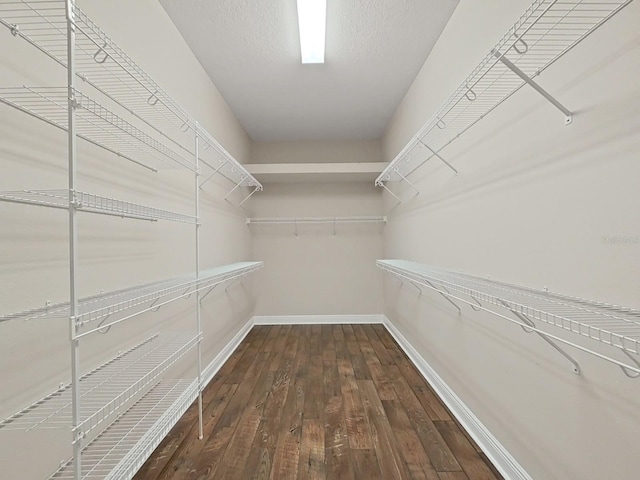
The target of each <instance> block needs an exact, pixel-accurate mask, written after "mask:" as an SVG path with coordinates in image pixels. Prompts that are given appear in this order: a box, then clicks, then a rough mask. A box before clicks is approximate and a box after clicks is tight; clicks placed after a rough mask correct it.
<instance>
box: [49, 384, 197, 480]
mask: <svg viewBox="0 0 640 480" xmlns="http://www.w3.org/2000/svg"><path fill="white" fill-rule="evenodd" d="M197 396H198V382H197V380H184V379H178V380H162V381H161V382H158V383H156V385H154V386H153V388H151V389H150V390H149V392H148V393H147V394H145V395H144V396H143V397H142V398H141V399H140V400H138V401H137V402H136V403H135V404H134V405H133V406H132V407H131V408H129V409H128V410H127V411H125V412H124V413H123V414H122V415H121V416H119V417H118V419H116V420H115V421H114V422H113V423H112V424H111V425H109V427H107V428H106V429H105V430H104V431H103V432H101V433H100V435H98V436H97V437H96V438H95V439H93V440H92V441H91V442H89V444H87V446H86V447H84V448H83V449H82V478H83V479H86V480H107V479H109V480H115V479H124V478H132V477H133V475H134V474H135V473H136V472H137V471H138V469H139V468H140V467H141V466H142V464H143V463H144V462H145V460H146V459H147V458H149V456H150V455H151V453H152V452H153V451H154V450H155V449H156V447H157V446H158V445H159V444H160V442H161V441H162V439H163V438H164V437H165V436H166V435H167V433H169V430H171V428H173V426H174V425H175V424H176V423H177V421H178V420H179V419H180V417H182V415H184V413H185V412H186V411H187V409H188V408H189V406H190V405H191V404H192V403H193V402H194V401H195V399H196V397H197ZM74 478H75V477H74V471H73V462H72V460H69V461H67V462H66V463H65V464H64V465H62V466H61V467H60V468H59V469H58V470H57V471H56V472H55V473H54V474H53V475H51V476H50V477H49V479H50V480H54V479H55V480H74Z"/></svg>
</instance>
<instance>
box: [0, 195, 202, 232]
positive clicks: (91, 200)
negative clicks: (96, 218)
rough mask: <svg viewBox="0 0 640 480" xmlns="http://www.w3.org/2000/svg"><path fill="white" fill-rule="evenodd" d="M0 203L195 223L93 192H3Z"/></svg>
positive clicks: (161, 211)
mask: <svg viewBox="0 0 640 480" xmlns="http://www.w3.org/2000/svg"><path fill="white" fill-rule="evenodd" d="M0 201H2V202H10V203H20V204H25V205H37V206H42V207H50V208H58V209H64V210H66V209H68V208H69V203H70V202H71V203H72V204H73V205H75V207H76V208H77V209H78V210H80V211H83V212H90V213H97V214H101V215H110V216H114V217H124V218H134V219H137V220H148V221H157V220H169V221H174V222H182V223H192V224H195V223H196V221H197V219H196V218H195V217H193V216H191V215H184V214H182V213H177V212H172V211H169V210H162V209H159V208H154V207H148V206H145V205H139V204H137V203H131V202H126V201H123V200H116V199H114V198H110V197H104V196H101V195H95V194H92V193H86V192H79V191H70V190H16V191H4V192H0Z"/></svg>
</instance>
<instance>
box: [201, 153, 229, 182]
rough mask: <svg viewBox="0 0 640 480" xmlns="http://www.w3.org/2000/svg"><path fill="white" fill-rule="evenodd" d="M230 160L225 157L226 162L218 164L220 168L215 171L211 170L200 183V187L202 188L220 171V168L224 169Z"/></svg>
mask: <svg viewBox="0 0 640 480" xmlns="http://www.w3.org/2000/svg"><path fill="white" fill-rule="evenodd" d="M228 162H229V160H226V159H225V160H224V162H222V163H221V164H220V165H218V168H216V169H215V170H214V171H213V172H211V173H210V174H209V176H208V177H207V178H205V179H204V180H203V181H202V183H201V184H200V188H202V187H203V186H204V184H205V183H207V182H208V181H209V180H210V179H211V178H212V177H213V176H214V175H215V174H216V173H218V172H219V171H220V170H222V167H224V166H225V165H226V164H227V163H228Z"/></svg>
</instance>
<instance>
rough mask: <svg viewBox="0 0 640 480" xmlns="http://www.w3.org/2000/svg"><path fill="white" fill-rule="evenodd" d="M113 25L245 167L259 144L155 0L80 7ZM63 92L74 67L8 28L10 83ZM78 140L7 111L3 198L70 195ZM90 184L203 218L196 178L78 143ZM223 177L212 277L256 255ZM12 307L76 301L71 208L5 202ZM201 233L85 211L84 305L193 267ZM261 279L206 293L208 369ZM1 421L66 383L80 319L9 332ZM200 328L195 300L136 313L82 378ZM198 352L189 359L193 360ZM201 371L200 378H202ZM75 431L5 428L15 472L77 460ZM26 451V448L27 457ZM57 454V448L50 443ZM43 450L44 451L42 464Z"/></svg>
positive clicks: (1, 38)
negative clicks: (45, 192) (132, 349)
mask: <svg viewBox="0 0 640 480" xmlns="http://www.w3.org/2000/svg"><path fill="white" fill-rule="evenodd" d="M78 5H79V7H80V8H82V9H83V10H85V11H86V12H87V13H88V14H89V16H90V17H91V18H92V19H93V20H94V21H95V22H96V23H97V24H98V25H99V26H101V27H102V28H103V29H104V30H105V31H106V32H107V33H108V34H109V35H110V36H111V37H112V38H113V39H114V40H115V41H116V42H117V43H118V44H119V45H120V46H121V47H122V48H123V49H124V50H125V51H126V52H127V53H128V54H129V55H130V56H131V57H132V58H133V59H134V60H135V61H137V62H139V64H140V65H141V66H142V67H143V68H144V69H145V70H146V71H147V73H149V74H150V75H151V76H152V78H154V80H155V81H157V82H158V84H159V85H161V86H162V87H163V89H164V90H165V91H167V92H168V93H169V95H171V96H173V97H174V98H175V99H176V100H177V101H178V102H179V103H180V104H182V105H183V107H184V108H185V109H186V110H187V111H189V112H190V113H191V114H192V115H193V116H195V117H196V118H197V120H199V121H200V123H201V124H203V125H204V126H205V128H207V129H208V130H209V131H210V132H211V133H212V134H213V135H214V136H215V137H216V138H217V139H218V140H219V141H220V142H221V143H222V145H223V146H224V147H225V148H226V149H227V150H229V151H230V152H231V153H232V154H233V155H234V156H235V157H236V158H237V159H239V160H240V161H246V160H247V159H248V156H249V153H250V141H249V138H248V136H247V135H246V133H245V132H244V130H243V129H242V127H241V126H240V124H239V123H238V121H237V120H236V118H235V117H234V116H233V114H232V112H231V110H230V109H229V107H228V106H227V105H226V103H225V102H224V100H223V98H222V97H221V95H220V93H219V92H218V90H217V89H216V88H215V86H214V85H213V84H212V83H211V81H210V80H209V78H208V76H207V75H206V74H205V72H204V70H203V69H202V67H201V66H200V65H199V63H198V62H197V61H196V59H195V57H194V56H193V55H192V53H191V52H190V50H189V49H188V47H187V46H186V44H185V43H184V41H183V39H182V37H181V36H180V34H179V33H178V31H177V30H176V28H175V27H174V25H173V23H172V22H171V21H170V19H169V18H168V16H167V15H166V13H165V12H164V10H163V9H162V7H161V6H160V4H159V3H158V2H156V1H155V0H138V1H136V2H128V1H125V0H114V1H110V2H100V1H97V0H79V2H78ZM22 84H27V85H34V86H52V85H53V86H65V85H66V74H65V71H64V69H63V68H61V67H60V66H58V65H57V64H55V63H54V62H53V61H51V60H50V59H49V58H48V57H46V56H44V55H43V54H41V53H39V52H38V51H36V49H34V48H33V47H31V46H29V45H27V43H26V42H25V41H23V40H20V39H17V38H15V37H13V36H12V35H11V34H10V33H9V31H8V30H7V29H6V28H2V29H1V30H0V85H2V86H19V85H22ZM66 150H67V149H66V134H65V133H64V132H61V131H58V130H56V129H54V128H52V127H50V126H48V125H45V124H43V123H41V122H39V121H37V120H35V119H32V118H30V117H27V116H26V115H24V114H22V113H20V112H17V111H15V110H13V109H10V108H8V107H6V106H4V105H0V164H1V165H2V175H0V190H3V191H4V190H21V189H52V188H56V189H59V188H62V189H63V188H66V187H67V177H66V166H67V163H66V162H67V160H66ZM78 156H79V174H78V188H79V189H80V190H83V191H87V192H92V193H98V194H102V195H106V196H112V197H115V198H118V199H122V200H129V201H133V202H138V203H142V204H146V205H151V206H156V207H160V208H166V209H170V210H174V211H178V212H182V213H187V214H193V213H194V208H195V207H194V176H193V174H192V173H190V172H188V171H181V170H169V171H161V172H159V173H157V174H153V173H151V172H148V171H145V170H143V169H141V168H140V167H138V166H136V165H134V164H131V163H129V162H127V161H126V160H123V159H121V158H118V157H116V156H115V155H112V154H110V153H108V152H105V151H104V150H102V149H100V148H97V147H95V146H92V145H89V144H87V143H86V142H83V141H79V142H78ZM232 186H233V185H230V184H229V182H227V181H226V180H223V179H220V178H216V179H214V180H212V181H211V182H209V183H208V184H207V185H206V186H205V188H204V190H203V191H202V192H201V198H202V202H201V219H202V220H201V221H202V224H203V226H202V228H201V245H202V253H201V262H200V264H201V268H207V267H212V266H216V265H222V264H228V263H232V262H236V261H241V260H247V259H248V258H249V256H250V241H251V238H250V234H249V232H248V231H247V229H246V225H245V215H244V213H243V212H242V211H241V210H240V209H238V208H236V207H233V206H231V205H230V204H229V203H227V202H225V201H223V200H222V198H223V196H224V195H225V194H226V192H227V191H228V190H230V189H231V188H232ZM0 225H2V229H1V230H0V281H1V283H2V289H0V312H1V313H2V314H8V313H11V312H15V311H19V310H23V309H28V308H33V307H37V306H40V305H43V304H44V303H45V302H46V301H49V300H50V301H53V302H62V301H65V300H68V288H69V287H68V284H69V281H68V233H67V228H68V227H67V214H66V212H65V211H58V210H49V209H43V208H38V207H29V206H23V205H15V204H5V203H0ZM194 230H195V228H194V227H193V226H192V225H186V224H180V223H173V222H162V221H160V222H154V223H151V222H141V221H136V220H129V219H119V218H115V217H103V216H94V215H89V214H83V213H80V214H79V245H80V246H79V281H78V288H79V294H80V296H81V297H82V296H87V295H92V294H96V293H99V292H100V291H102V290H104V291H109V290H113V289H118V288H123V287H126V286H131V285H135V284H138V283H143V282H149V281H155V280H162V279H165V278H168V277H171V276H172V275H176V274H183V273H188V272H193V271H194V269H195V255H194V241H195V240H194V239H195V234H194ZM253 304H254V300H253V295H252V282H251V281H247V282H245V289H242V288H240V287H238V286H235V287H233V288H231V289H230V290H229V292H228V293H225V292H224V290H221V291H220V292H217V293H215V294H212V295H210V296H209V297H207V299H206V300H205V302H204V304H203V323H204V331H205V342H204V354H203V364H204V365H206V364H207V363H208V362H209V361H210V360H211V359H212V358H213V357H214V356H215V355H216V354H217V353H218V352H219V351H220V349H221V348H222V347H223V346H224V345H226V344H227V343H228V341H229V340H230V339H231V338H232V337H233V336H234V335H235V333H236V332H237V331H238V330H239V328H240V327H241V326H242V325H244V324H245V322H246V321H247V320H248V319H249V318H250V317H251V316H252V314H253V312H252V309H253ZM0 330H1V331H0V362H1V363H2V376H1V378H2V389H0V417H1V418H5V417H6V416H8V415H10V414H11V413H13V412H15V411H16V410H18V409H20V408H22V407H24V406H26V405H27V404H29V403H31V402H33V401H35V400H37V399H38V398H40V397H42V396H43V395H45V394H47V393H49V392H51V391H53V390H54V389H55V388H56V387H57V386H58V383H60V382H68V381H69V378H70V373H69V348H68V320H65V319H54V320H33V321H28V322H23V321H9V322H3V323H0ZM175 330H192V331H195V303H194V298H193V297H191V298H190V299H188V300H184V301H179V302H175V303H174V304H171V305H169V306H166V307H164V308H162V309H161V310H160V311H159V312H157V313H153V314H146V315H141V316H139V317H137V318H136V319H135V320H131V321H129V322H126V324H122V325H119V326H116V327H113V328H112V329H111V331H110V332H109V333H108V334H106V335H94V336H92V337H91V338H89V339H87V340H86V341H83V342H82V345H81V369H82V371H83V372H85V371H87V370H89V369H91V368H93V367H95V366H97V365H98V364H100V363H102V362H104V361H105V360H107V359H109V358H112V357H113V356H114V355H115V354H116V352H118V351H120V350H123V349H126V348H127V347H128V346H130V345H133V344H135V343H138V342H139V341H140V340H141V339H143V338H146V337H147V336H149V335H151V334H152V333H155V332H158V331H160V332H162V331H175ZM194 358H195V356H191V357H190V359H191V360H193V359H194ZM190 374H194V372H193V371H191V372H190ZM69 445H70V433H69V429H68V427H66V428H61V429H57V430H53V431H46V432H43V431H34V432H30V433H29V434H18V433H13V432H7V431H5V430H0V452H1V453H0V469H1V470H2V472H3V477H6V478H21V479H31V478H33V479H38V478H44V477H46V476H48V475H49V474H51V473H52V472H53V471H54V470H55V468H56V466H57V465H58V463H59V461H60V460H63V459H66V458H67V457H68V455H69V454H70V448H69ZM27 446H28V448H27ZM45 446H46V448H45ZM33 452H38V455H37V461H34V456H33Z"/></svg>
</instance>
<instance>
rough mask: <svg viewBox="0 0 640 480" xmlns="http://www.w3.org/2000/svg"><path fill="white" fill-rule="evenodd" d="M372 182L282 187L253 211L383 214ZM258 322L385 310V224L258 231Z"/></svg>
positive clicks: (267, 193)
mask: <svg viewBox="0 0 640 480" xmlns="http://www.w3.org/2000/svg"><path fill="white" fill-rule="evenodd" d="M381 200H382V198H381V196H380V192H379V191H378V190H377V189H375V188H374V187H373V185H372V184H369V183H335V184H321V183H318V184H316V183H307V184H295V183H282V184H270V185H269V188H268V189H266V190H265V192H263V194H261V195H260V198H259V199H257V200H256V201H255V202H254V203H253V204H252V209H251V216H252V217H336V216H338V217H339V216H371V215H380V214H381ZM247 228H248V229H250V230H251V234H252V245H253V258H254V259H256V260H258V259H259V260H263V261H264V262H265V268H264V269H263V270H261V271H259V272H258V273H257V274H256V280H255V281H256V293H257V304H256V315H315V314H317V315H320V314H322V315H358V314H379V313H380V312H381V311H382V275H381V273H380V272H379V271H377V269H376V268H375V260H376V259H377V258H379V257H380V255H381V254H382V231H383V229H384V227H383V225H382V224H344V225H337V226H336V234H335V236H334V234H333V225H332V224H319V225H298V227H297V230H298V236H297V237H296V235H295V230H296V228H295V225H251V226H248V227H247Z"/></svg>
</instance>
